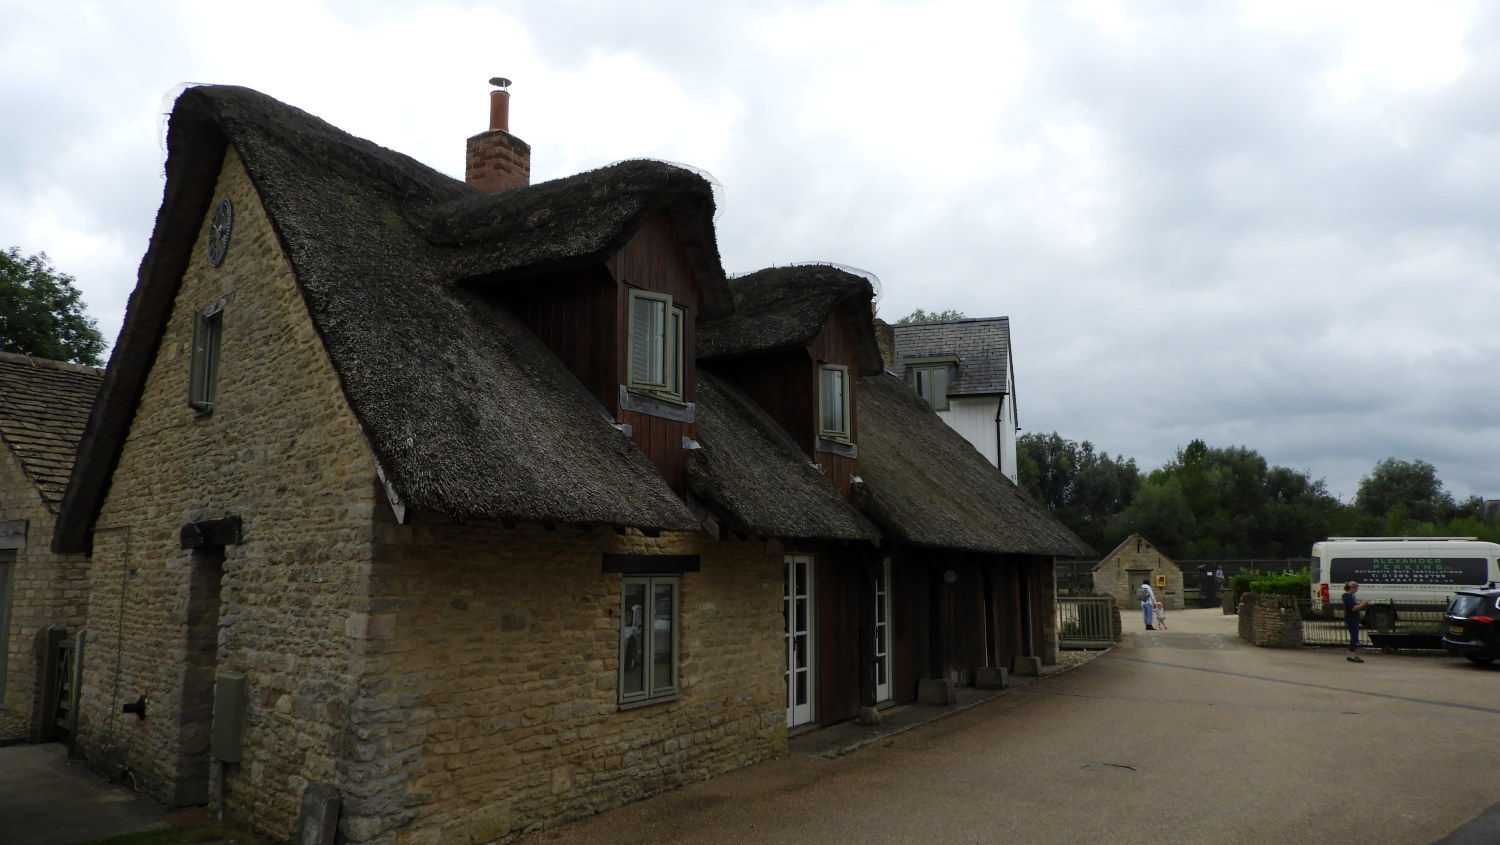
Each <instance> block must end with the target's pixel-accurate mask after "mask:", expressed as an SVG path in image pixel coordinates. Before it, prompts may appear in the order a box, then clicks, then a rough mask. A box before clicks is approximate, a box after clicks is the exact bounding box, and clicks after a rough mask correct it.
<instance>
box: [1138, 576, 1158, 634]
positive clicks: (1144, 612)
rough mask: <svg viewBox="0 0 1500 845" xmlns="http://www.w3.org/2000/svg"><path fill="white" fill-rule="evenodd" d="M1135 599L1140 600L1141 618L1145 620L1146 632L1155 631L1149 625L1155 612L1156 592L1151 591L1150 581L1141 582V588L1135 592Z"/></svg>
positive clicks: (1153, 627)
mask: <svg viewBox="0 0 1500 845" xmlns="http://www.w3.org/2000/svg"><path fill="white" fill-rule="evenodd" d="M1136 597H1137V598H1139V599H1140V600H1141V617H1142V618H1143V619H1145V620H1146V630H1148V631H1155V630H1156V628H1155V626H1153V625H1152V624H1151V617H1152V614H1154V613H1155V612H1156V591H1155V590H1153V589H1151V582H1150V581H1142V582H1141V588H1140V590H1138V591H1137V592H1136Z"/></svg>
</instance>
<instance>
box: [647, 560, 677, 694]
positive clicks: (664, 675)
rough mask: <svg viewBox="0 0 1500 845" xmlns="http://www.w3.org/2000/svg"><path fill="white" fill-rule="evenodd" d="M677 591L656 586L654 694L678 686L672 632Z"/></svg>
mask: <svg viewBox="0 0 1500 845" xmlns="http://www.w3.org/2000/svg"><path fill="white" fill-rule="evenodd" d="M675 594H676V590H675V589H674V585H673V584H670V583H667V584H657V585H655V598H654V600H653V602H652V604H653V605H654V606H655V608H656V611H655V613H654V614H653V616H654V619H653V620H652V621H653V625H652V635H651V639H652V642H651V653H652V666H651V673H652V674H651V689H652V691H653V692H666V691H670V690H671V689H672V688H673V687H675V686H676V685H677V677H676V668H677V661H676V659H675V657H674V655H673V648H672V646H673V644H674V643H675V642H676V637H674V636H673V634H674V632H673V630H672V627H673V624H674V620H675V619H676V618H677V613H676V604H677V602H676V595H675Z"/></svg>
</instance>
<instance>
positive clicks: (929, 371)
mask: <svg viewBox="0 0 1500 845" xmlns="http://www.w3.org/2000/svg"><path fill="white" fill-rule="evenodd" d="M957 366H958V359H957V358H953V357H951V356H948V357H942V358H920V359H907V361H906V373H907V379H908V382H909V383H910V384H911V387H912V389H913V390H915V391H916V392H917V393H918V394H920V395H921V397H922V398H923V399H926V400H927V404H929V405H931V406H932V409H933V410H934V411H946V410H948V385H949V384H951V383H952V381H953V371H954V369H955V368H956V367H957Z"/></svg>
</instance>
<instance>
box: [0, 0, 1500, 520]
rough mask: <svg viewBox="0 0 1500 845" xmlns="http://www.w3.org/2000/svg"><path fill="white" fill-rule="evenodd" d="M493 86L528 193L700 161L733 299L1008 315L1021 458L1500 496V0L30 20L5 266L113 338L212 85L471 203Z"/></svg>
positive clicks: (464, 8)
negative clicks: (465, 193) (1213, 465)
mask: <svg viewBox="0 0 1500 845" xmlns="http://www.w3.org/2000/svg"><path fill="white" fill-rule="evenodd" d="M497 75H499V76H507V77H510V78H511V79H513V80H514V82H515V84H514V86H513V87H512V89H511V91H512V94H513V99H512V103H511V129H512V131H513V132H514V133H515V134H516V135H518V136H520V137H521V138H522V139H524V140H526V141H528V142H529V143H530V144H531V145H532V176H533V180H535V181H541V180H544V179H550V178H555V177H559V176H565V175H568V174H571V173H576V172H579V171H581V170H587V169H590V168H593V167H597V166H600V165H604V164H608V163H610V162H613V161H618V160H620V159H626V158H636V157H650V158H658V159H665V160H668V161H673V162H680V163H684V164H689V165H692V166H694V167H697V168H701V169H703V170H706V171H708V173H709V174H711V175H712V176H713V177H714V178H715V179H716V180H717V181H718V182H720V183H722V185H723V186H724V189H725V190H724V194H723V197H722V202H721V207H720V210H719V216H718V227H719V248H720V251H721V253H722V255H723V259H724V265H725V268H726V269H727V270H729V271H730V272H731V273H739V272H749V271H752V270H756V269H759V268H761V267H765V266H769V265H773V264H788V263H794V262H802V261H831V262H837V263H840V264H846V265H852V266H854V267H858V268H860V269H862V270H865V271H868V272H869V273H872V274H874V275H875V276H877V277H878V278H879V279H880V281H881V284H882V286H883V288H884V295H883V299H882V300H881V303H880V315H881V316H882V317H885V318H886V319H889V320H893V321H894V320H895V319H897V318H899V317H901V316H903V315H905V314H908V313H910V312H911V311H912V310H913V309H915V308H923V309H926V310H943V309H956V310H959V311H962V312H964V313H965V314H967V315H968V316H971V317H988V316H999V315H1005V316H1009V317H1010V320H1011V331H1012V335H1013V343H1014V359H1015V367H1016V377H1017V384H1018V390H1017V396H1018V404H1019V413H1020V421H1021V424H1022V426H1023V429H1024V430H1025V431H1031V432H1040V433H1047V432H1052V431H1056V432H1058V433H1059V434H1061V435H1062V436H1064V437H1066V438H1069V439H1072V440H1088V441H1091V442H1093V443H1094V444H1095V446H1096V447H1097V448H1099V449H1102V450H1104V451H1107V452H1109V453H1111V454H1112V455H1122V456H1125V457H1130V458H1134V459H1136V461H1137V462H1138V463H1139V465H1140V466H1141V468H1142V469H1143V470H1150V469H1153V468H1155V467H1158V466H1160V465H1161V464H1162V463H1164V462H1165V461H1167V460H1169V459H1170V458H1172V456H1173V455H1174V454H1175V453H1176V451H1177V450H1178V449H1179V448H1180V447H1182V446H1184V445H1186V444H1187V443H1188V442H1190V441H1191V440H1193V439H1195V438H1201V439H1203V440H1204V441H1206V442H1207V443H1208V444H1209V445H1211V446H1245V447H1249V448H1251V449H1254V450H1256V451H1258V452H1260V453H1261V454H1262V455H1263V456H1264V457H1265V458H1266V459H1267V461H1269V462H1270V463H1272V464H1278V465H1281V466H1287V467H1291V468H1293V469H1297V470H1302V471H1305V472H1307V473H1309V474H1310V475H1311V476H1312V477H1313V478H1315V479H1324V480H1325V481H1326V482H1327V484H1328V489H1329V492H1331V493H1333V494H1334V495H1336V496H1339V497H1340V498H1342V499H1344V500H1345V501H1348V500H1350V499H1352V497H1353V495H1354V492H1355V490H1356V488H1357V486H1358V484H1359V480H1360V478H1361V477H1363V476H1365V475H1367V474H1368V473H1369V472H1370V470H1371V469H1372V468H1373V466H1374V465H1375V463H1376V462H1377V461H1379V460H1381V459H1383V458H1386V457H1395V458H1400V459H1402V460H1416V459H1421V460H1425V461H1428V462H1430V463H1433V464H1435V465H1436V466H1437V469H1438V476H1439V477H1440V478H1441V479H1442V480H1443V482H1444V483H1445V485H1446V486H1447V489H1448V490H1449V491H1450V492H1452V493H1453V494H1454V495H1455V496H1457V497H1459V498H1463V497H1466V496H1469V495H1482V496H1485V497H1486V498H1496V497H1500V377H1497V368H1500V319H1497V318H1500V303H1497V295H1496V294H1497V292H1500V284H1497V282H1500V237H1497V232H1496V224H1497V223H1500V213H1497V212H1500V208H1497V205H1500V4H1483V3H1480V2H1444V0H1420V2H1417V1H1416V0H1414V1H1413V2H1382V0H1347V2H1321V0H1289V2H1281V0H1248V1H1247V2H1244V3H1233V2H1228V0H1223V1H1222V2H1220V1H1218V0H1216V2H1199V0H1179V1H1178V2H1174V1H1173V0H1155V2H1151V1H1149V0H1143V2H1134V1H1133V0H1118V1H1117V2H1111V0H1080V2H1062V1H1061V0H1036V1H1035V2H997V1H996V0H984V1H983V2H900V3H879V2H871V1H870V0H848V2H830V3H818V2H779V1H778V0H754V2H739V0H717V2H714V3H708V2H703V0H637V2H634V3H621V2H604V0H597V2H568V0H551V2H530V3H521V2H494V0H492V1H491V2H457V0H455V1H454V2H441V0H426V2H387V1H386V0H321V2H320V0H285V1H284V0H260V2H257V3H254V4H249V5H246V4H243V3H241V4H224V3H206V2H201V0H195V2H178V1H177V0H135V1H134V2H130V3H118V2H113V0H111V1H110V2H92V3H90V2H68V1H67V0H57V1H56V2H45V3H44V2H37V0H0V114H3V115H4V118H3V121H0V249H3V248H5V247H8V246H11V245H14V246H18V247H20V248H21V251H22V252H23V253H25V254H31V253H34V252H41V251H45V252H47V253H48V255H49V256H50V257H51V259H52V263H53V265H54V266H55V267H56V268H57V269H58V270H60V271H62V272H65V273H68V274H70V275H72V276H74V277H75V278H76V279H77V281H78V285H79V287H80V288H81V289H82V290H83V293H84V297H85V301H86V303H87V306H88V310H89V312H90V313H91V314H92V315H93V316H94V317H96V318H97V320H98V322H99V327H100V329H101V330H102V331H103V333H104V334H105V336H106V337H107V338H108V339H110V340H113V338H114V336H115V334H116V333H117V332H118V331H119V327H120V322H121V320H122V318H123V314H124V308H125V302H126V299H127V297H128V296H129V294H130V291H131V289H132V287H133V286H134V284H135V278H136V269H137V267H138V265H139V262H140V259H141V256H142V254H143V253H144V251H145V249H146V246H147V241H148V238H149V236H150V233H151V228H152V225H153V223H154V220H155V215H156V211H157V208H158V207H159V206H160V203H161V193H162V185H163V181H162V163H163V159H164V154H163V149H162V137H161V136H162V130H163V126H164V123H163V113H164V112H166V111H167V110H168V109H169V108H170V105H171V101H172V98H173V97H175V95H176V94H177V93H178V92H180V91H181V88H182V86H183V85H185V84H193V83H226V84H237V85H245V86H249V87H252V88H256V89H258V90H260V91H263V92H265V93H267V94H269V95H271V96H273V97H276V98H278V99H280V100H282V101H284V102H287V103H290V104H292V105H295V106H298V107H300V108H302V109H305V110H307V111H309V112H312V113H313V114H316V115H318V116H320V117H322V118H324V119H326V120H328V121H329V122H331V123H333V124H334V125H335V126H338V127H340V128H342V129H345V130H347V131H349V132H351V133H353V134H355V135H359V136H362V137H365V138H369V139H370V140H372V141H375V142H376V143H378V144H381V145H383V146H386V147H389V148H391V149H394V150H398V151H400V152H403V153H406V154H408V155H411V156H413V157H415V158H417V159H418V160H420V161H423V162H425V163H427V164H428V165H430V166H432V167H434V168H436V169H438V170H440V171H443V172H445V173H448V174H451V175H453V176H455V177H458V178H462V175H463V173H462V171H463V150H464V139H465V138H466V137H468V136H469V135H472V134H475V133H478V132H480V131H483V130H484V129H485V128H486V126H487V121H488V108H489V107H488V92H489V90H490V87H489V85H488V84H487V80H488V79H489V78H490V77H492V76H497Z"/></svg>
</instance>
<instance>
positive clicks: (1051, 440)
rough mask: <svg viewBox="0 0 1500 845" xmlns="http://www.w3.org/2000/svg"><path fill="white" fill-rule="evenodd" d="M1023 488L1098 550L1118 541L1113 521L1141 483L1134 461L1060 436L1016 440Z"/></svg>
mask: <svg viewBox="0 0 1500 845" xmlns="http://www.w3.org/2000/svg"><path fill="white" fill-rule="evenodd" d="M1016 462H1017V465H1018V466H1017V478H1018V479H1019V480H1020V487H1021V489H1022V490H1024V491H1026V492H1027V493H1028V494H1029V495H1030V496H1031V497H1032V498H1033V499H1036V501H1037V502H1039V503H1040V504H1042V505H1043V506H1045V507H1046V508H1047V509H1049V510H1051V511H1052V514H1053V516H1056V517H1057V519H1058V521H1060V522H1062V524H1064V525H1066V526H1068V528H1070V529H1072V531H1073V533H1074V534H1077V535H1078V536H1079V538H1080V539H1082V540H1083V541H1084V542H1086V543H1088V544H1089V545H1091V546H1093V547H1094V548H1096V549H1099V548H1108V547H1110V546H1113V545H1115V544H1116V543H1118V542H1119V539H1120V538H1118V537H1115V536H1114V534H1116V533H1118V530H1117V528H1114V522H1115V520H1116V518H1117V517H1118V516H1119V515H1120V512H1121V511H1123V510H1125V508H1126V507H1127V506H1129V505H1130V502H1131V500H1132V499H1133V498H1134V497H1135V494H1136V490H1138V489H1139V488H1140V485H1141V473H1140V470H1138V469H1136V466H1135V461H1134V460H1123V459H1122V460H1117V459H1115V458H1111V457H1110V455H1109V453H1108V452H1095V451H1094V444H1092V443H1090V442H1088V441H1087V440H1085V441H1083V442H1082V443H1075V442H1073V441H1071V440H1065V439H1063V437H1062V436H1061V435H1059V434H1058V433H1057V432H1053V433H1051V434H1032V433H1027V434H1023V435H1021V437H1020V438H1019V439H1017V441H1016Z"/></svg>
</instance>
